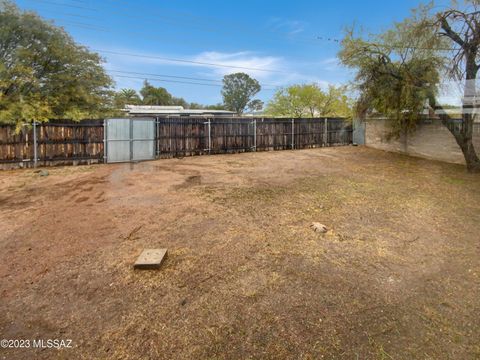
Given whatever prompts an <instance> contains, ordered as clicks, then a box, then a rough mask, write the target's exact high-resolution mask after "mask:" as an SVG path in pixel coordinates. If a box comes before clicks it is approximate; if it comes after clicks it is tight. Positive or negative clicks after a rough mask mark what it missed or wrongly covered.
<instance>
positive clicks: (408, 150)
mask: <svg viewBox="0 0 480 360" xmlns="http://www.w3.org/2000/svg"><path fill="white" fill-rule="evenodd" d="M388 132H389V126H388V120H385V119H370V120H367V121H366V126H365V145H366V146H369V147H372V148H376V149H381V150H386V151H393V152H399V153H404V154H407V155H412V156H418V157H422V158H426V159H433V160H440V161H445V162H450V163H457V164H465V160H464V158H463V154H462V151H461V150H460V147H459V146H458V145H457V142H456V141H455V138H454V137H453V135H452V134H451V133H450V131H448V129H447V128H446V127H445V126H443V125H442V123H441V121H440V120H431V121H425V122H422V123H421V124H419V125H418V127H417V130H416V131H415V132H414V133H412V134H407V135H406V136H402V137H400V138H399V139H391V140H387V134H388ZM474 145H475V149H476V150H477V154H478V155H479V156H480V123H477V124H475V125H474Z"/></svg>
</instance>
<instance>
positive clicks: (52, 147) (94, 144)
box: [0, 116, 352, 169]
mask: <svg viewBox="0 0 480 360" xmlns="http://www.w3.org/2000/svg"><path fill="white" fill-rule="evenodd" d="M115 121H118V123H114V122H115ZM136 121H143V122H144V123H148V122H149V121H151V122H152V126H142V127H140V126H138V129H137V127H136V125H138V124H137V123H136ZM120 122H122V124H120ZM109 124H115V125H110V126H111V127H115V129H114V130H112V129H110V130H111V131H109V130H108V125H109ZM105 128H107V131H105ZM149 129H151V130H149ZM150 131H151V132H152V133H151V134H150V133H149V132H150ZM35 134H36V136H34V135H35ZM120 143H122V146H119V144H120ZM351 143H352V125H351V123H350V122H349V121H347V120H345V119H340V118H306V119H305V118H304V119H284V118H282V119H278V118H250V117H249V118H236V117H226V118H222V117H214V118H208V117H193V116H188V117H156V118H129V119H108V120H106V121H104V120H86V121H82V122H73V121H51V122H47V123H37V124H36V125H35V126H31V125H30V126H28V127H24V128H23V129H22V130H21V131H20V132H19V133H16V132H15V127H13V126H8V125H1V126H0V168H3V169H6V168H15V167H30V166H33V165H34V164H35V158H36V160H37V161H36V162H37V163H38V165H41V166H51V165H67V164H74V165H75V164H92V163H100V162H104V161H105V162H109V159H110V160H112V159H114V161H131V160H136V158H135V154H134V152H135V149H137V148H139V149H143V150H142V151H143V153H145V151H144V150H145V148H146V147H150V146H151V147H152V151H151V154H152V156H151V158H166V157H175V156H189V155H203V154H220V153H236V152H247V151H269V150H287V149H305V148H313V147H322V146H339V145H349V144H351ZM105 145H106V146H105ZM121 147H123V150H122V153H121V154H119V153H117V154H115V156H114V153H113V150H112V148H117V149H118V148H121ZM119 155H120V156H119ZM114 161H110V162H114Z"/></svg>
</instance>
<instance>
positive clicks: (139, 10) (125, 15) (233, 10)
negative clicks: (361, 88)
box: [17, 0, 446, 104]
mask: <svg viewBox="0 0 480 360" xmlns="http://www.w3.org/2000/svg"><path fill="white" fill-rule="evenodd" d="M443 3H446V1H444V2H443ZM419 4H420V1H414V0H402V1H380V0H378V1H373V0H364V1H354V0H344V1H304V0H297V1H280V0H277V1H273V0H269V1H253V0H242V1H240V0H238V1H192V0H181V1H152V0H137V1H135V0H98V1H93V0H19V1H17V5H18V6H19V7H20V8H22V9H30V10H35V11H36V12H38V13H39V14H40V15H41V16H43V17H45V18H48V19H54V20H55V23H56V24H58V25H61V26H63V27H64V28H65V29H66V30H67V31H68V32H69V33H70V34H71V35H72V36H73V38H74V39H75V40H76V41H77V42H79V43H81V44H83V45H85V46H87V47H89V48H90V49H93V50H96V51H99V50H101V51H99V52H100V54H101V55H102V56H103V57H104V58H105V59H106V63H105V68H106V69H108V71H109V73H110V74H111V75H112V76H113V78H114V79H115V81H116V87H117V88H118V89H120V88H134V89H137V90H138V89H140V88H141V86H142V82H143V79H145V78H149V79H151V83H152V84H154V85H155V86H163V87H165V88H166V89H167V90H168V91H169V92H170V93H171V94H173V95H174V96H177V97H183V98H185V99H186V100H187V101H189V102H199V103H203V104H214V103H218V102H221V100H222V99H221V94H220V90H221V87H220V86H221V82H220V81H221V79H222V77H223V75H225V74H228V73H232V72H237V71H242V72H246V73H248V74H250V75H251V76H253V77H255V78H256V79H257V80H259V81H260V83H261V84H262V85H263V89H262V91H261V92H260V93H259V94H258V97H259V98H261V99H262V100H264V101H268V99H269V98H271V96H272V95H273V93H274V90H275V89H276V88H277V87H278V86H286V85H289V84H293V83H318V84H320V85H321V86H326V85H327V84H329V83H331V84H345V83H347V82H348V81H349V80H350V79H351V76H352V74H350V73H349V72H348V71H347V70H346V69H344V68H342V67H341V66H339V64H338V63H337V59H336V54H337V52H338V50H339V45H338V43H337V42H336V41H335V40H333V39H341V37H342V32H343V29H344V28H345V27H346V26H349V25H352V24H355V25H356V26H358V27H362V28H363V29H364V30H366V31H368V32H378V31H381V30H384V29H386V28H388V27H389V25H390V24H391V23H392V22H393V21H400V20H402V19H403V18H404V17H406V16H408V15H409V12H410V9H412V8H414V7H416V6H418V5H419ZM319 37H321V39H319ZM329 38H330V39H331V40H328V39H329ZM114 53H116V54H114ZM126 54H134V55H137V56H128V55H126ZM168 59H175V60H186V61H194V62H200V63H208V64H219V65H223V66H213V65H207V64H196V63H190V62H178V61H172V60H168ZM229 66H232V67H229ZM235 67H238V68H235ZM244 68H248V69H244ZM259 69H262V70H259ZM263 70H268V71H263ZM145 74H155V75H145ZM159 75H162V76H159ZM186 78H191V79H186ZM154 79H163V80H168V81H157V80H154ZM194 79H195V80H194ZM197 79H199V80H197ZM179 81H180V82H190V83H196V84H185V83H179ZM199 83H200V84H207V85H198V84H199Z"/></svg>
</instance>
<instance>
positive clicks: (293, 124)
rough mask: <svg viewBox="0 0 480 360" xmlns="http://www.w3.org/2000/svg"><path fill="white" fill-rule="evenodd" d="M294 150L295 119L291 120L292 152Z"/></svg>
mask: <svg viewBox="0 0 480 360" xmlns="http://www.w3.org/2000/svg"><path fill="white" fill-rule="evenodd" d="M294 149H295V119H292V150H294Z"/></svg>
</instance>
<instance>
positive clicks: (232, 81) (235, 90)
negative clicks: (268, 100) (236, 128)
mask: <svg viewBox="0 0 480 360" xmlns="http://www.w3.org/2000/svg"><path fill="white" fill-rule="evenodd" d="M260 89H261V87H260V84H259V83H258V81H257V80H255V79H252V78H251V77H250V76H249V75H248V74H245V73H235V74H230V75H225V76H224V77H223V89H222V96H223V102H224V104H225V107H226V108H227V109H228V110H231V111H235V112H236V113H237V114H239V115H240V114H242V113H243V112H244V111H245V108H246V107H247V105H248V103H249V102H250V101H252V98H253V97H254V96H255V95H256V94H257V93H258V92H259V91H260Z"/></svg>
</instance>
